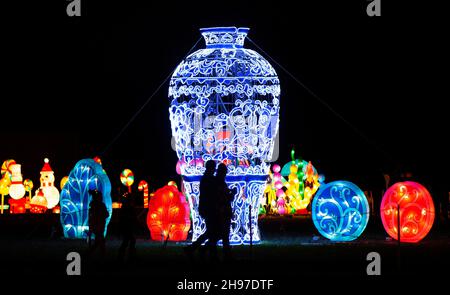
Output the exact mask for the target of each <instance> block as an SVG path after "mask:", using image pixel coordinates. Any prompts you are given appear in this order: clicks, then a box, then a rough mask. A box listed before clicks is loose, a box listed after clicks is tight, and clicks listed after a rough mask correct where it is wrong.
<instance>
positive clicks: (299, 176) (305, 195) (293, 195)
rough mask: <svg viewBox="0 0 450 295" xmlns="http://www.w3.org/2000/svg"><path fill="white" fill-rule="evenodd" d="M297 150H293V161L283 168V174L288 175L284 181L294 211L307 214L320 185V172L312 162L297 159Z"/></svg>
mask: <svg viewBox="0 0 450 295" xmlns="http://www.w3.org/2000/svg"><path fill="white" fill-rule="evenodd" d="M294 154H295V151H294V150H292V151H291V158H292V161H290V162H288V163H286V164H285V165H284V166H283V169H282V170H281V175H282V176H287V177H288V181H285V182H284V186H285V187H286V195H287V197H288V198H289V200H290V202H289V203H290V204H291V206H292V209H293V210H292V211H293V213H296V214H305V213H307V212H308V211H307V210H306V208H307V207H308V205H309V204H310V203H311V200H312V198H313V196H314V194H315V193H316V192H317V189H318V188H319V186H320V183H319V174H318V173H317V171H316V169H315V168H314V166H313V165H312V163H311V162H306V161H304V160H301V159H295V157H294Z"/></svg>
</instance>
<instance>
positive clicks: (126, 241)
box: [119, 193, 137, 262]
mask: <svg viewBox="0 0 450 295" xmlns="http://www.w3.org/2000/svg"><path fill="white" fill-rule="evenodd" d="M119 223H120V231H121V234H122V244H121V245H120V248H119V261H120V262H124V261H125V252H126V250H127V248H128V259H129V260H133V259H134V258H135V255H136V237H135V235H134V232H135V228H136V225H137V215H136V210H135V203H134V197H133V195H131V194H129V193H125V194H124V196H123V201H122V207H121V209H120V213H119Z"/></svg>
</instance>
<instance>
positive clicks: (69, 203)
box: [60, 159, 112, 239]
mask: <svg viewBox="0 0 450 295" xmlns="http://www.w3.org/2000/svg"><path fill="white" fill-rule="evenodd" d="M90 190H98V191H100V192H101V193H102V195H103V202H104V203H105V205H106V209H107V210H108V212H109V217H108V218H107V219H106V227H105V235H106V231H107V228H108V223H109V221H110V219H111V214H112V200H111V182H110V181H109V178H108V175H106V173H105V171H104V170H103V167H102V166H101V165H100V164H98V163H97V162H95V161H94V160H92V159H84V160H80V161H79V162H78V163H77V164H76V165H75V167H74V168H73V170H72V171H71V172H70V174H69V179H68V180H67V182H66V184H65V185H64V188H63V189H62V191H61V202H60V205H61V212H60V213H61V224H62V226H63V230H64V236H65V237H66V238H77V239H81V238H85V237H86V233H87V231H88V230H89V221H88V218H89V204H90V202H91V199H92V196H91V194H90V193H89V191H90Z"/></svg>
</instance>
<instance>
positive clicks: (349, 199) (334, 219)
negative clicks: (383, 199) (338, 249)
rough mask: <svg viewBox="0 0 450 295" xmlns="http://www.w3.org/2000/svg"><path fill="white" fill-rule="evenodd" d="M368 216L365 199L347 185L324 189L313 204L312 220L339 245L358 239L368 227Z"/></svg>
mask: <svg viewBox="0 0 450 295" xmlns="http://www.w3.org/2000/svg"><path fill="white" fill-rule="evenodd" d="M369 213H370V208H369V203H368V202H367V198H366V196H365V195H364V193H363V192H362V191H361V189H360V188H359V187H357V186H356V185H355V184H353V183H351V182H348V181H333V182H330V183H327V184H323V185H321V186H320V189H319V191H318V192H317V194H316V196H315V197H314V199H313V202H312V218H313V222H314V225H315V226H316V228H317V230H318V231H319V232H320V234H321V235H322V236H324V237H326V238H327V239H330V240H332V241H337V242H346V241H352V240H354V239H356V238H358V237H359V236H360V235H361V234H362V232H363V231H364V229H365V228H366V226H367V223H368V221H369Z"/></svg>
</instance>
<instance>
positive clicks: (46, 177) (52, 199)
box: [39, 158, 59, 209]
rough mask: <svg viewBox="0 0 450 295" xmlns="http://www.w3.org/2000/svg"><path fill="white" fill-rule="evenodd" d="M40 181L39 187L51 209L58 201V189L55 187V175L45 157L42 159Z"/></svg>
mask: <svg viewBox="0 0 450 295" xmlns="http://www.w3.org/2000/svg"><path fill="white" fill-rule="evenodd" d="M40 181H41V187H40V188H39V189H41V190H42V192H43V193H44V197H45V198H46V199H47V206H48V208H49V209H52V208H53V207H55V206H56V205H58V203H59V191H58V189H57V188H56V187H55V175H54V173H53V170H52V167H50V164H49V160H48V159H47V158H45V159H44V166H43V167H42V169H41V178H40Z"/></svg>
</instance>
